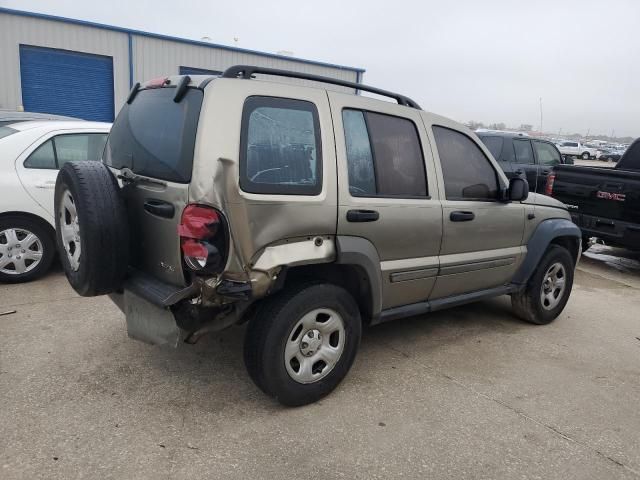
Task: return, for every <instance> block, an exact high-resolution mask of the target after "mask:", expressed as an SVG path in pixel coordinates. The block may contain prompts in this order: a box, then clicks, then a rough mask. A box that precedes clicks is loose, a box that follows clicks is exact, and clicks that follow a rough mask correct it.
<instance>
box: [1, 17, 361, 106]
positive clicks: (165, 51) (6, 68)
mask: <svg viewBox="0 0 640 480" xmlns="http://www.w3.org/2000/svg"><path fill="white" fill-rule="evenodd" d="M129 36H131V46H132V50H131V54H132V63H133V81H134V82H135V81H144V80H149V79H151V78H155V77H159V76H163V75H175V74H178V73H179V69H180V66H186V67H196V68H205V69H209V70H224V69H225V68H227V67H229V66H231V65H237V64H249V65H260V66H265V67H272V68H282V69H289V70H295V71H300V72H305V73H312V74H315V75H324V76H328V77H334V78H339V79H342V80H348V81H352V82H356V81H358V72H357V71H356V70H355V69H353V70H352V69H347V68H339V67H333V66H328V65H318V64H314V63H305V62H304V61H299V60H296V59H295V57H291V58H290V59H289V58H280V57H272V56H268V55H260V54H257V53H252V52H243V51H237V50H233V49H224V48H217V47H215V46H204V45H194V44H190V43H185V42H180V41H175V40H168V39H163V38H157V37H153V36H146V35H141V34H136V33H131V34H129V33H127V31H124V29H120V31H115V30H109V29H107V28H99V27H93V26H87V25H78V24H75V23H72V22H69V21H61V20H51V19H44V18H34V17H31V16H28V14H27V15H16V14H11V13H7V12H6V11H5V12H2V11H0V65H1V66H2V73H3V75H2V83H1V84H0V109H9V110H15V109H17V108H19V106H21V105H22V92H21V87H20V54H19V46H20V45H21V44H22V45H32V46H41V47H48V48H59V49H63V50H71V51H75V52H84V53H93V54H98V55H107V56H111V57H113V76H114V102H115V106H114V107H115V111H116V112H118V110H119V109H120V106H121V105H122V103H124V101H125V99H126V96H127V93H128V92H129V88H130V82H129ZM279 81H288V82H291V83H296V84H306V85H311V84H313V82H307V81H302V80H295V79H286V80H283V79H279ZM322 86H323V87H325V88H332V89H334V90H342V91H345V90H346V91H352V90H350V89H345V88H342V87H337V86H335V87H331V86H326V85H324V84H323V85H322Z"/></svg>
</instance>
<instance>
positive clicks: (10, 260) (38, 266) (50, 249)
mask: <svg viewBox="0 0 640 480" xmlns="http://www.w3.org/2000/svg"><path fill="white" fill-rule="evenodd" d="M55 249H56V248H55V243H54V239H53V237H52V235H51V232H50V230H49V229H48V228H47V227H46V226H44V225H43V224H42V223H41V222H38V221H37V220H34V219H32V218H29V217H20V216H7V217H3V218H0V282H4V283H22V282H30V281H32V280H35V279H37V278H40V277H42V276H43V275H44V274H45V273H47V272H48V271H49V268H50V267H51V262H53V258H54V256H55ZM21 270H22V272H21Z"/></svg>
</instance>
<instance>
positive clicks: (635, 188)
mask: <svg viewBox="0 0 640 480" xmlns="http://www.w3.org/2000/svg"><path fill="white" fill-rule="evenodd" d="M545 193H546V194H547V195H550V196H552V197H554V198H556V199H558V200H560V201H561V202H564V203H565V204H566V205H567V207H569V212H571V217H572V219H573V222H574V223H575V224H576V225H578V227H580V229H581V230H582V234H583V242H582V244H583V248H588V245H589V242H588V241H586V240H588V239H589V238H591V237H597V238H599V239H601V240H602V241H604V242H605V243H607V244H610V245H614V246H619V247H625V248H629V249H632V250H640V139H637V140H636V141H635V142H633V143H632V144H631V146H630V147H629V148H628V149H627V151H626V152H625V153H624V155H623V156H622V158H621V159H620V161H619V162H618V164H617V165H616V166H615V167H614V168H606V167H582V166H577V165H575V166H574V165H557V166H555V167H553V171H552V172H551V173H550V174H549V175H548V177H547V185H546V190H545Z"/></svg>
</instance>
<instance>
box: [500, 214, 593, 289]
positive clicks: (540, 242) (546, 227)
mask: <svg viewBox="0 0 640 480" xmlns="http://www.w3.org/2000/svg"><path fill="white" fill-rule="evenodd" d="M559 237H575V238H576V239H577V240H578V241H580V240H582V233H581V232H580V229H579V228H578V227H577V226H576V225H575V224H574V223H573V222H571V221H570V220H566V219H564V218H550V219H548V220H544V221H542V222H540V225H538V226H537V227H536V229H535V231H534V232H533V234H532V235H531V238H529V241H528V242H527V256H526V257H525V259H524V261H523V262H522V265H520V268H519V269H518V271H517V272H516V274H515V275H514V277H513V280H512V283H513V284H515V285H524V284H526V283H527V281H528V280H529V278H530V277H531V275H533V272H534V271H535V269H536V267H537V266H538V264H539V263H540V259H541V258H542V255H544V252H545V251H546V250H547V248H548V247H549V244H550V243H551V242H552V241H553V240H554V239H555V238H559ZM578 252H580V249H578ZM578 254H579V253H578Z"/></svg>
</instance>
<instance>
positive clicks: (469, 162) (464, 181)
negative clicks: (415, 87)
mask: <svg viewBox="0 0 640 480" xmlns="http://www.w3.org/2000/svg"><path fill="white" fill-rule="evenodd" d="M433 136H434V137H435V139H436V146H437V147H438V154H439V156H440V163H441V166H442V173H443V176H444V187H445V194H446V197H447V200H495V199H497V198H498V179H497V176H496V171H495V170H494V168H493V166H492V165H491V163H490V162H489V159H488V158H487V157H486V156H485V155H484V153H483V152H482V150H481V149H480V147H478V145H476V144H475V143H474V142H473V141H472V140H471V139H470V138H469V137H467V136H466V135H464V134H462V133H460V132H457V131H455V130H451V129H449V128H445V127H438V126H434V127H433Z"/></svg>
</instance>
